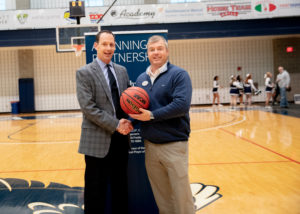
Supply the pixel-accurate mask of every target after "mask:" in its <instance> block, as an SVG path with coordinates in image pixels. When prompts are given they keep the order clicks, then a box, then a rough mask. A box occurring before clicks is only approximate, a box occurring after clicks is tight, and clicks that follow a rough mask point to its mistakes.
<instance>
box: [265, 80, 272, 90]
mask: <svg viewBox="0 0 300 214" xmlns="http://www.w3.org/2000/svg"><path fill="white" fill-rule="evenodd" d="M265 85H266V93H272V89H273V85H272V82H271V78H270V77H267V78H266V81H265Z"/></svg>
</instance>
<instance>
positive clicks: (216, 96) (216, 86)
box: [212, 76, 222, 106]
mask: <svg viewBox="0 0 300 214" xmlns="http://www.w3.org/2000/svg"><path fill="white" fill-rule="evenodd" d="M218 80H219V76H215V77H214V81H213V90H212V92H213V102H212V105H213V106H214V105H215V101H216V99H217V103H218V106H222V104H220V95H219V91H218V90H219V88H220V85H219V82H218Z"/></svg>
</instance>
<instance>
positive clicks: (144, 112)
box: [129, 108, 151, 121]
mask: <svg viewBox="0 0 300 214" xmlns="http://www.w3.org/2000/svg"><path fill="white" fill-rule="evenodd" d="M139 111H140V112H141V113H139V114H129V116H130V117H132V118H133V119H136V120H140V121H148V120H150V115H151V111H148V110H146V109H143V108H140V109H139Z"/></svg>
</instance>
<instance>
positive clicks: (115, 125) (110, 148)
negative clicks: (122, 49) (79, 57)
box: [76, 31, 133, 213]
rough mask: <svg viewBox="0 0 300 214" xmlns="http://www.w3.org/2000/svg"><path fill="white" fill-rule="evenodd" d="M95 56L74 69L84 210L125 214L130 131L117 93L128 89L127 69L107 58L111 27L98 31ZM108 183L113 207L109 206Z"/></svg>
mask: <svg viewBox="0 0 300 214" xmlns="http://www.w3.org/2000/svg"><path fill="white" fill-rule="evenodd" d="M94 48H95V49H96V50H97V58H96V59H95V60H94V61H93V62H92V63H90V64H87V65H85V66H83V67H81V68H80V69H78V70H77V72H76V86H77V99H78V102H79V105H80V108H81V111H82V113H83V121H82V127H81V137H80V145H79V153H82V154H84V155H85V163H86V168H85V187H84V209H85V213H104V210H105V209H106V210H107V209H108V210H110V209H111V210H112V213H127V210H128V203H127V198H128V190H127V162H128V149H129V147H130V146H129V137H128V134H129V132H130V131H131V130H132V129H133V127H132V124H131V122H130V121H129V120H127V119H125V118H127V117H128V116H127V115H126V114H125V113H124V112H123V111H122V110H121V107H120V101H119V100H120V99H119V96H120V93H122V92H123V91H124V90H125V89H126V88H128V87H129V77H128V74H127V70H126V68H125V67H123V66H120V65H117V64H115V63H113V62H111V58H112V56H113V54H114V51H115V38H114V35H113V33H112V32H110V31H101V32H99V33H98V34H97V35H96V42H95V43H94ZM108 186H110V190H111V196H112V197H111V203H112V207H111V208H107V207H106V205H107V204H108V203H107V189H108Z"/></svg>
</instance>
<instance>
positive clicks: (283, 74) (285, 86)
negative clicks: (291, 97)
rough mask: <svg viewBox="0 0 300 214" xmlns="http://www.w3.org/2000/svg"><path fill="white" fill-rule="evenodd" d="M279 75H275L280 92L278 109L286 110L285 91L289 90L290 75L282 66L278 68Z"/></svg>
mask: <svg viewBox="0 0 300 214" xmlns="http://www.w3.org/2000/svg"><path fill="white" fill-rule="evenodd" d="M278 71H279V74H278V75H277V79H276V83H278V86H279V90H280V107H282V108H288V102H287V97H286V91H287V90H289V88H290V81H291V79H290V75H289V73H288V72H287V71H286V70H284V68H283V67H282V66H279V67H278Z"/></svg>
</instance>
